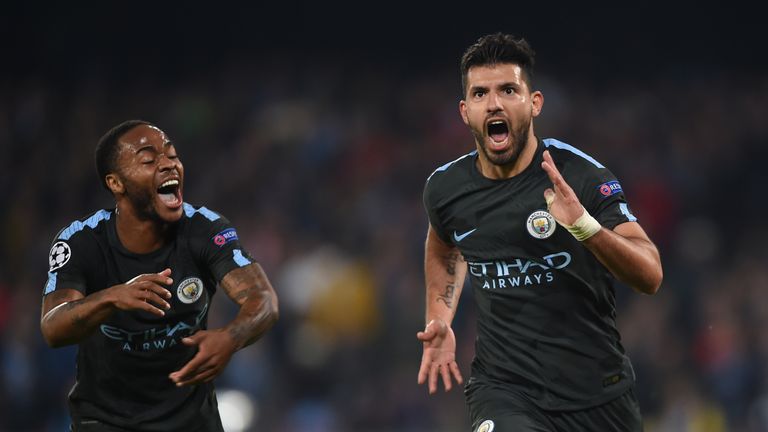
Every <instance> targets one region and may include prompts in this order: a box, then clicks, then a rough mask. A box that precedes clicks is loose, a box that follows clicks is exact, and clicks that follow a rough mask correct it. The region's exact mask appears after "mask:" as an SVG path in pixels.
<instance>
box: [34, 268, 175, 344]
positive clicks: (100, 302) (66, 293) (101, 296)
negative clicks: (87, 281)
mask: <svg viewBox="0 0 768 432" xmlns="http://www.w3.org/2000/svg"><path fill="white" fill-rule="evenodd" d="M170 274H171V270H170V269H165V270H164V271H162V272H160V273H155V274H144V275H141V276H137V277H135V278H133V279H131V280H130V281H128V282H126V283H124V284H120V285H115V286H113V287H110V288H107V289H104V290H101V291H97V292H95V293H93V294H90V295H88V296H84V295H83V294H82V293H81V292H80V291H77V290H75V289H67V288H59V289H57V290H55V291H53V292H51V293H49V294H48V295H46V296H45V297H43V306H42V311H41V313H40V330H41V331H42V333H43V337H44V338H45V341H46V342H47V343H48V345H50V346H51V347H54V348H56V347H61V346H65V345H71V344H75V343H79V342H80V341H81V340H83V339H85V338H86V337H88V335H90V334H91V333H92V332H93V331H94V330H95V329H96V327H97V326H98V325H99V324H101V323H103V322H104V321H105V320H106V319H107V318H108V317H109V316H110V315H111V314H112V312H114V311H115V310H117V309H122V310H145V311H147V312H150V313H153V314H155V315H158V316H163V315H165V312H164V311H165V310H167V309H168V308H170V305H169V304H168V302H167V301H166V300H167V299H170V298H171V293H170V291H168V290H167V289H165V288H163V286H162V285H170V284H171V283H172V282H173V281H172V279H171V278H170V277H169V276H170Z"/></svg>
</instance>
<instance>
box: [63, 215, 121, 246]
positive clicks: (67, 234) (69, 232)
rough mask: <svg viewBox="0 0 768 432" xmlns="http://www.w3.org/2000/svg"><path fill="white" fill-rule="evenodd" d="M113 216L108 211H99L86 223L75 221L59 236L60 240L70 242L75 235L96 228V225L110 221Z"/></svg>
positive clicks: (85, 221)
mask: <svg viewBox="0 0 768 432" xmlns="http://www.w3.org/2000/svg"><path fill="white" fill-rule="evenodd" d="M111 215H112V213H110V212H108V211H106V210H99V211H97V212H96V213H94V214H93V215H91V217H89V218H88V219H86V220H84V221H79V220H78V221H74V222H72V223H71V224H70V225H69V226H68V227H66V228H65V229H64V230H63V231H62V232H61V234H59V238H60V239H61V240H69V239H70V238H71V237H72V236H73V235H75V234H76V233H78V232H80V231H82V230H83V228H85V227H90V228H96V225H98V224H99V222H101V221H103V220H109V218H110V216H111Z"/></svg>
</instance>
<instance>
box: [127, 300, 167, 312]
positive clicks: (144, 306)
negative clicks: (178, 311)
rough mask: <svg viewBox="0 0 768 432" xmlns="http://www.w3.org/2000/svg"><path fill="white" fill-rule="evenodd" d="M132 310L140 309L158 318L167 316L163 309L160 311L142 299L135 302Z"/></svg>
mask: <svg viewBox="0 0 768 432" xmlns="http://www.w3.org/2000/svg"><path fill="white" fill-rule="evenodd" d="M129 304H131V303H129ZM132 308H133V309H138V310H144V311H147V312H149V313H151V314H153V315H157V316H165V311H164V310H162V309H160V308H158V307H156V306H153V305H152V304H150V303H147V302H146V301H144V300H143V299H140V298H139V299H134V300H133V303H132Z"/></svg>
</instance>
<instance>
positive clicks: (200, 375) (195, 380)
mask: <svg viewBox="0 0 768 432" xmlns="http://www.w3.org/2000/svg"><path fill="white" fill-rule="evenodd" d="M218 374H219V373H218V369H217V368H215V367H213V366H210V367H208V368H203V369H200V370H198V371H196V373H195V374H194V375H193V376H191V377H188V378H186V379H182V380H180V381H178V382H176V386H177V387H181V386H186V385H195V384H200V383H203V382H206V381H210V380H213V379H214V378H216V375H218Z"/></svg>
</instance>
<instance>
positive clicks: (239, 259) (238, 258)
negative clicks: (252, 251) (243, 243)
mask: <svg viewBox="0 0 768 432" xmlns="http://www.w3.org/2000/svg"><path fill="white" fill-rule="evenodd" d="M232 258H233V259H234V260H235V264H237V265H239V266H240V267H245V266H247V265H248V264H250V263H251V260H249V259H248V258H246V257H245V256H243V252H242V251H241V250H240V249H233V250H232Z"/></svg>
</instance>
